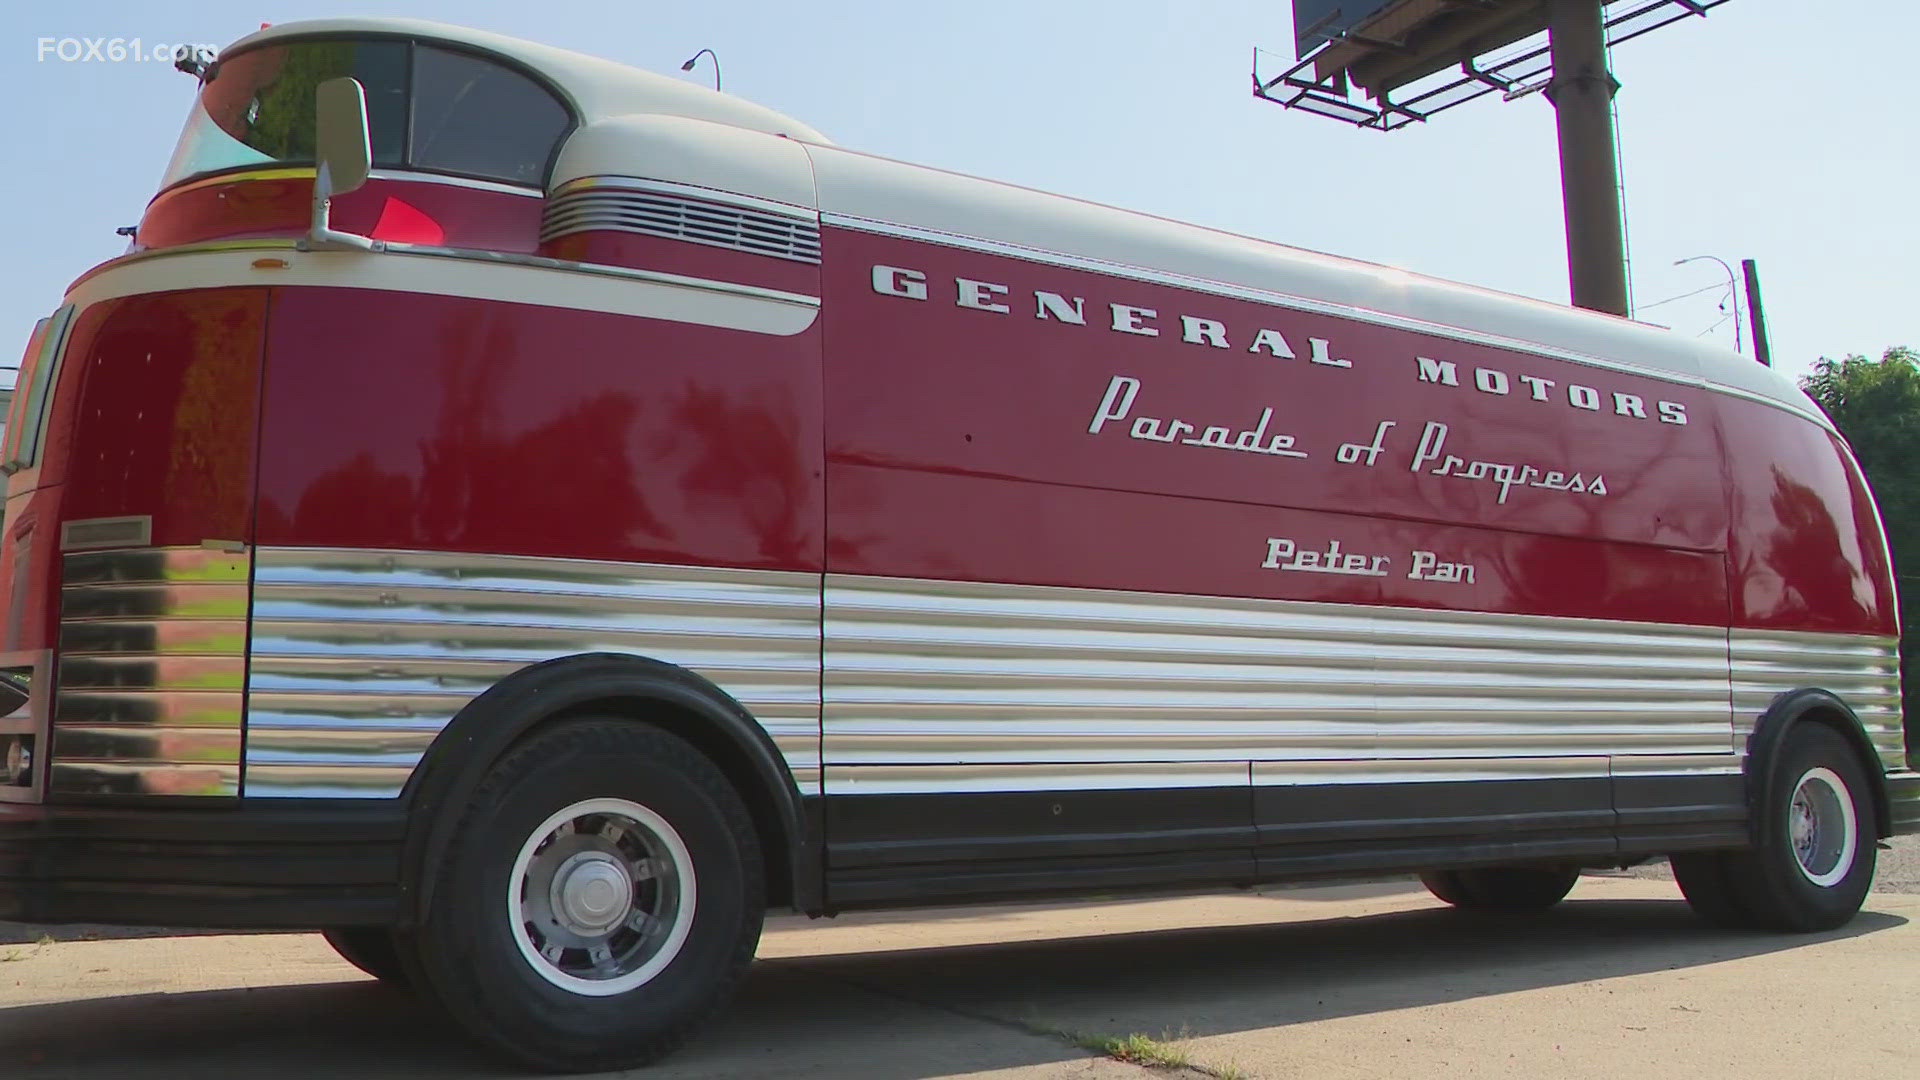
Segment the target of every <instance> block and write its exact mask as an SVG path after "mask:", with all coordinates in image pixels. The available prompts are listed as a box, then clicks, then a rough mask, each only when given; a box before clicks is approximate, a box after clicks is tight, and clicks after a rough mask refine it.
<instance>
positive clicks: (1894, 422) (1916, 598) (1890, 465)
mask: <svg viewBox="0 0 1920 1080" xmlns="http://www.w3.org/2000/svg"><path fill="white" fill-rule="evenodd" d="M1800 385H1801V387H1802V388H1804V389H1805V390H1806V391H1807V393H1808V394H1810V395H1812V396H1813V399H1814V400H1815V401H1818V402H1819V403H1820V407H1821V408H1823V409H1825V410H1826V411H1827V415H1828V416H1830V417H1832V418H1833V423H1834V426H1835V427H1838V428H1839V429H1840V433H1841V434H1842V435H1845V436H1846V437H1847V442H1849V443H1851V444H1852V446H1853V453H1854V456H1855V457H1858V458H1859V459H1860V468H1861V470H1862V471H1864V472H1865V473H1866V474H1867V482H1868V483H1869V484H1870V485H1872V487H1873V494H1874V500H1875V501H1876V502H1877V503H1879V505H1880V517H1881V519H1882V521H1883V522H1884V523H1885V525H1886V529H1887V542H1888V544H1889V545H1890V546H1891V547H1892V548H1893V565H1894V570H1895V572H1896V573H1897V574H1898V575H1899V579H1900V614H1901V618H1900V624H1901V628H1902V630H1903V631H1904V633H1903V635H1902V637H1901V641H1900V667H1901V672H1902V675H1903V676H1904V678H1903V679H1902V684H1903V686H1904V687H1905V696H1906V702H1905V705H1906V715H1907V717H1908V727H1907V751H1908V754H1909V756H1912V755H1913V754H1914V752H1915V751H1916V750H1920V733H1916V731H1915V730H1914V720H1913V718H1914V717H1916V716H1920V708H1917V707H1920V686H1916V685H1915V682H1916V680H1920V666H1916V664H1915V662H1914V661H1915V658H1916V656H1920V622H1916V620H1920V353H1916V352H1915V351H1914V350H1913V349H1910V348H1907V347H1905V346H1898V347H1895V348H1891V349H1888V350H1887V351H1886V353H1885V354H1884V355H1882V356H1881V357H1880V359H1878V360H1870V359H1868V358H1867V357H1864V356H1848V357H1845V358H1843V359H1840V360H1833V359H1829V358H1827V357H1824V356H1823V357H1821V358H1820V362H1819V363H1817V364H1815V365H1814V366H1813V374H1811V375H1809V376H1807V377H1806V378H1804V379H1802V380H1800Z"/></svg>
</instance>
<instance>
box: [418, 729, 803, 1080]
mask: <svg viewBox="0 0 1920 1080" xmlns="http://www.w3.org/2000/svg"><path fill="white" fill-rule="evenodd" d="M616 803H617V804H619V808H618V809H616V810H608V811H605V812H604V814H603V813H602V812H601V811H599V810H592V809H589V810H581V811H580V812H579V814H578V815H577V816H573V817H566V815H572V814H574V813H575V811H576V810H579V808H581V807H604V806H608V805H612V804H616ZM648 815H652V816H650V817H649V816H648ZM556 819H558V820H564V821H565V822H566V824H564V825H562V826H559V827H558V828H556V829H551V830H549V829H544V828H543V825H546V824H550V823H551V822H553V821H554V820H556ZM609 823H610V826H609ZM583 825H584V827H585V828H584V830H582V828H581V827H582V826H583ZM662 825H664V827H665V829H664V831H661V826H662ZM609 827H611V828H612V832H611V833H609V832H608V831H607V829H608V828H609ZM569 830H572V831H569ZM668 833H671V834H672V839H667V838H666V834H668ZM608 836H612V837H614V839H613V840H611V841H609V840H608V839H607V837H608ZM543 837H544V838H545V839H542V838H543ZM636 838H640V839H636ZM676 840H677V842H678V843H679V844H680V846H679V847H678V848H675V847H674V846H673V844H674V842H675V841H676ZM643 841H644V843H645V845H646V847H645V851H646V855H645V857H644V859H640V858H631V857H630V856H632V855H633V852H634V850H635V849H633V848H632V847H631V845H633V844H636V843H642V842H643ZM609 843H611V844H615V845H618V844H627V845H629V847H628V848H627V849H625V850H621V849H618V848H616V849H614V850H612V851H611V855H608V853H607V852H602V851H599V850H597V849H596V850H587V849H584V848H581V847H580V845H583V844H587V845H592V844H599V845H602V846H604V845H606V844H609ZM568 845H572V847H571V848H569V846H568ZM569 850H571V851H572V854H571V855H570V856H567V857H566V861H564V862H560V863H559V864H558V868H557V869H555V868H554V867H553V866H552V865H551V861H552V860H559V859H561V858H562V856H563V855H564V854H565V853H566V852H567V851H569ZM556 852H558V853H560V854H555V853H556ZM603 856H606V857H605V858H604V859H603V862H602V864H600V866H599V869H600V870H602V871H604V872H606V873H613V872H614V871H611V870H606V867H620V866H627V867H629V868H630V872H629V874H628V875H627V878H626V879H625V888H627V889H628V890H629V892H628V894H627V895H628V906H626V907H619V906H617V905H618V901H615V902H614V904H615V905H616V906H612V907H609V906H606V902H605V901H604V895H605V894H604V892H602V893H588V892H582V893H579V894H577V896H578V897H581V898H585V897H589V896H591V897H592V899H591V900H590V901H589V900H587V899H579V900H578V904H579V905H580V906H579V907H577V908H574V909H567V908H566V903H567V902H566V901H564V900H563V898H564V897H567V896H573V895H576V894H573V893H569V892H568V891H567V890H566V889H563V887H562V886H563V884H564V883H565V882H569V881H575V880H578V879H577V878H576V877H573V876H568V875H569V873H570V872H569V871H568V869H567V868H568V867H571V866H575V865H576V860H578V859H582V858H587V859H590V860H591V859H602V858H603ZM683 859H684V860H685V867H686V868H687V869H686V870H685V871H684V872H683V871H680V870H675V869H673V868H674V867H678V866H680V865H681V860H683ZM525 860H531V862H526V869H525V871H524V872H523V873H521V875H520V876H519V877H518V878H516V876H515V875H516V862H517V861H525ZM543 860H547V861H548V863H547V864H546V865H547V867H548V868H547V871H546V872H547V875H548V876H547V877H545V878H544V879H542V878H540V877H539V874H540V873H541V872H542V871H541V870H539V869H538V868H539V867H540V866H542V865H543ZM579 865H585V864H579ZM641 866H662V867H665V869H662V870H661V871H660V872H659V873H658V874H654V873H652V872H651V871H637V870H632V868H637V867H641ZM438 870H439V872H438V875H437V881H436V884H435V889H434V893H433V899H432V902H431V905H430V910H429V911H428V912H427V913H426V917H425V918H424V920H423V921H422V923H421V925H420V927H419V928H418V930H417V932H416V933H415V934H414V935H413V936H412V938H411V940H412V943H413V946H414V949H415V952H416V956H417V959H418V964H419V968H420V970H421V971H422V972H423V973H424V974H425V975H426V976H427V978H428V979H429V980H431V982H432V985H433V989H434V991H435V996H436V997H437V999H438V1001H439V1003H440V1005H441V1006H442V1007H443V1008H444V1009H445V1010H446V1012H447V1013H448V1015H449V1016H450V1017H452V1019H453V1020H454V1021H455V1022H456V1023H457V1024H458V1025H460V1026H461V1027H462V1028H464V1029H465V1030H466V1031H467V1032H469V1033H470V1034H471V1035H473V1036H474V1037H475V1038H476V1039H478V1040H480V1041H482V1042H484V1043H487V1044H490V1045H491V1046H493V1047H494V1048H496V1049H498V1050H500V1051H502V1052H504V1053H505V1054H506V1055H507V1056H509V1057H511V1058H513V1059H515V1060H517V1061H519V1062H521V1063H524V1064H527V1065H531V1066H533V1067H536V1068H540V1069H547V1070H553V1071H590V1070H592V1071H598V1070H614V1069H626V1068H633V1067H636V1066H639V1065H644V1064H647V1063H648V1062H651V1061H654V1060H656V1059H658V1058H660V1057H662V1056H663V1055H665V1054H667V1053H669V1052H670V1051H672V1050H673V1049H675V1048H676V1047H678V1046H679V1045H680V1044H681V1043H683V1042H685V1041H686V1040H687V1038H688V1037H689V1036H691V1035H692V1034H693V1032H694V1031H695V1030H696V1029H698V1028H699V1027H700V1026H701V1025H702V1024H704V1023H706V1022H707V1021H708V1020H709V1019H711V1018H712V1017H713V1016H714V1015H715V1014H716V1013H717V1012H719V1011H720V1009H721V1008H722V1007H724V1005H725V1004H726V1001H727V999H728V998H729V997H730V996H731V994H732V991H733V989H734V987H735V986H736V985H737V984H738V982H739V981H740V978H741V976H742V975H743V974H744V973H745V971H746V969H747V966H748V964H749V963H751V962H752V960H753V953H754V949H755V946H756V945H757V944H758V942H759V939H760V927H761V923H762V921H763V919H764V917H765V914H766V890H765V883H764V880H763V879H764V870H763V867H762V864H761V857H760V847H759V843H758V840H757V838H756V836H755V832H754V827H753V822H752V820H751V819H750V818H749V817H748V815H747V811H746V808H745V806H744V805H742V803H741V800H740V796H739V794H738V793H737V792H735V791H734V789H733V787H732V786H731V785H730V784H729V783H728V781H727V779H726V778H725V777H724V776H723V775H721V773H720V771H719V769H718V768H716V767H715V766H714V765H713V763H712V762H711V761H709V760H708V759H707V758H706V757H705V756H703V755H702V754H701V753H700V752H699V751H697V750H695V749H694V748H693V747H692V746H690V745H688V744H687V743H686V742H685V741H683V740H681V739H679V738H676V737H675V736H673V735H671V734H668V733H667V732H664V731H661V730H659V729H656V728H651V727H647V726H645V725H642V724H639V723H634V722H628V721H621V720H585V721H571V722H567V723H565V724H562V725H559V726H556V727H553V728H550V729H548V730H545V731H541V732H538V733H536V734H534V735H533V736H531V737H529V738H528V739H527V740H525V741H524V742H522V743H521V744H520V745H519V746H517V747H516V748H515V749H514V750H513V751H511V752H510V753H508V754H507V755H506V756H505V757H504V758H502V759H501V760H500V761H499V762H498V763H496V764H495V766H494V767H493V769H492V770H491V771H490V772H489V773H488V774H487V777H486V779H485V780H484V781H482V783H481V785H480V787H479V789H478V790H477V791H476V792H475V793H474V796H473V799H472V801H471V802H470V803H469V804H468V805H467V807H466V808H465V811H464V814H463V816H462V818H461V820H460V821H459V823H458V825H457V826H456V828H455V832H454V835H453V837H452V840H451V843H450V845H449V848H448V852H447V856H446V858H445V860H444V861H443V862H442V864H441V865H440V867H439V868H438ZM571 873H573V874H577V873H579V871H577V870H576V871H572V872H571ZM510 879H511V880H514V881H515V882H516V884H515V885H513V886H512V887H511V888H510V887H509V881H510ZM530 883H537V884H530ZM619 887H620V886H618V885H616V886H613V888H615V889H616V891H617V889H618V888H619ZM583 888H587V886H583ZM543 898H550V899H543ZM542 904H544V905H545V907H544V908H540V907H538V905H542ZM530 905H531V906H530ZM596 905H598V906H596ZM688 905H691V906H690V909H689V906H688ZM589 907H591V908H592V909H593V910H592V912H591V914H593V917H595V918H599V917H601V916H603V915H604V914H605V913H606V912H609V911H615V912H624V911H632V912H642V914H644V911H643V909H649V908H650V909H652V910H654V911H655V913H656V914H657V915H658V916H659V917H658V918H655V919H651V920H649V919H645V918H641V919H640V921H641V922H642V923H644V924H645V925H646V927H647V929H646V930H641V929H639V928H629V927H628V925H627V924H626V923H625V922H624V921H622V922H620V923H618V924H617V925H612V926H611V927H609V928H608V929H607V930H606V931H605V932H606V933H607V934H609V935H612V936H608V937H604V938H598V939H591V940H600V941H602V942H603V944H602V945H601V946H599V948H600V950H601V951H600V952H597V953H596V952H595V951H593V950H592V947H590V946H582V947H580V948H573V947H565V946H563V942H564V941H565V940H567V938H566V935H569V934H573V933H575V932H576V930H575V929H569V926H570V925H573V926H576V927H577V924H568V923H566V922H565V921H564V917H563V915H562V914H561V912H562V911H563V910H575V911H581V910H587V909H588V908H589ZM688 910H691V917H690V918H687V917H686V913H687V911H688ZM510 912H511V914H510ZM582 917H583V918H584V917H585V916H582ZM637 917H638V916H637ZM542 920H545V921H544V922H543V921H542ZM516 924H517V925H516ZM543 925H544V926H547V927H549V932H550V933H551V935H552V936H550V937H546V936H540V930H539V929H538V927H540V926H543ZM663 927H666V928H670V929H661V928H663ZM581 933H584V931H581ZM682 934H683V935H684V936H683V937H679V938H678V941H679V944H677V945H672V944H666V945H661V944H659V942H661V941H665V942H668V943H671V942H673V941H674V940H676V937H675V936H676V935H682ZM628 935H631V936H628ZM573 940H578V941H587V940H590V939H589V938H576V939H573ZM649 942H653V943H654V944H653V945H651V946H650V945H649V944H648V943H649ZM650 947H651V948H653V949H654V951H653V952H649V951H648V949H649V948H650ZM549 948H551V949H554V950H556V951H557V952H558V956H556V957H552V958H549V957H547V956H546V954H545V950H546V949H549ZM616 948H618V949H623V950H627V951H625V952H622V953H621V954H620V955H617V956H615V955H613V950H614V949H616ZM590 964H598V965H600V966H599V967H598V968H597V969H591V970H590V969H589V968H588V967H587V966H586V965H590ZM629 964H630V965H633V966H632V968H631V970H626V969H625V968H624V967H623V966H624V965H629ZM661 965H664V966H661ZM650 969H653V970H651V971H650ZM622 972H624V973H622ZM634 979H640V980H641V981H638V982H637V983H635V982H632V981H631V980H634ZM556 980H558V981H556ZM569 980H571V982H570V983H569ZM563 984H567V985H563ZM581 988H589V990H590V992H582V989H581Z"/></svg>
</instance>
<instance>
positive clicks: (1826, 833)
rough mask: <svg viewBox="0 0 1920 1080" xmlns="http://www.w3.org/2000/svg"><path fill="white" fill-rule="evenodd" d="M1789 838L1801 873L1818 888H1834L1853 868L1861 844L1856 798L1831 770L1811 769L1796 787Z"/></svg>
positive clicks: (1789, 811) (1789, 816)
mask: <svg viewBox="0 0 1920 1080" xmlns="http://www.w3.org/2000/svg"><path fill="white" fill-rule="evenodd" d="M1787 839H1788V842H1789V843H1791V844H1792V845H1793V858H1794V862H1795V863H1797V864H1798V865H1799V867H1800V873H1801V874H1803V875H1805V876H1806V879H1807V880H1808V881H1811V882H1813V883H1814V884H1815V885H1818V886H1820V887H1822V888H1826V887H1828V886H1831V885H1834V884H1836V883H1838V882H1839V881H1840V879H1841V878H1844V877H1846V876H1847V871H1849V870H1851V869H1852V868H1853V852H1854V847H1855V845H1857V844H1858V843H1859V833H1858V830H1857V828H1856V825H1855V822H1854V816H1853V797H1852V795H1851V794H1849V793H1848V791H1847V785H1846V782H1845V781H1843V780H1841V779H1840V777H1839V775H1838V774H1836V773H1835V772H1834V771H1833V770H1832V769H1809V770H1807V772H1806V773H1805V774H1804V775H1802V776H1801V777H1800V782H1799V783H1798V784H1795V785H1794V788H1793V798H1792V799H1791V800H1789V801H1788V803H1787Z"/></svg>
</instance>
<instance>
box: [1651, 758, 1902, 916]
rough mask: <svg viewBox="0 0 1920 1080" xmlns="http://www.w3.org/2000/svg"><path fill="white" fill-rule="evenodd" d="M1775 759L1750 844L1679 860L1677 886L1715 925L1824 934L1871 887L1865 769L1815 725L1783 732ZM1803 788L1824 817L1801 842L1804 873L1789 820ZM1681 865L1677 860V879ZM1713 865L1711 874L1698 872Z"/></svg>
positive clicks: (1872, 853) (1871, 820) (1872, 831)
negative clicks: (1683, 869) (1715, 871)
mask: <svg viewBox="0 0 1920 1080" xmlns="http://www.w3.org/2000/svg"><path fill="white" fill-rule="evenodd" d="M1779 755H1780V756H1779V761H1778V762H1777V765H1776V767H1775V768H1774V769H1773V775H1772V777H1771V778H1770V780H1769V781H1768V786H1767V788H1766V790H1764V791H1762V792H1760V793H1759V798H1758V799H1757V800H1756V801H1755V810H1754V813H1755V820H1754V822H1753V834H1754V846H1753V847H1751V848H1748V849H1746V850H1742V851H1729V852H1718V853H1710V854H1709V855H1706V856H1689V857H1687V858H1686V860H1685V861H1686V862H1687V863H1688V864H1689V869H1688V874H1689V877H1682V878H1680V882H1681V890H1682V891H1683V892H1684V893H1685V894H1686V897H1687V902H1688V903H1690V904H1692V905H1693V906H1694V910H1696V911H1698V912H1699V913H1700V914H1701V916H1702V917H1704V918H1706V919H1707V920H1708V921H1709V922H1713V923H1716V924H1718V925H1723V926H1751V927H1758V928H1761V929H1767V930H1782V931H1789V932H1800V933H1806V932H1810V931H1814V930H1831V929H1833V928H1834V927H1837V926H1840V925H1843V924H1844V923H1846V922H1847V920H1849V919H1851V918H1853V916H1854V915H1855V914H1856V913H1858V912H1859V910H1860V905H1861V904H1862V903H1864V902H1865V901H1866V899H1867V890H1868V889H1870V888H1872V887H1873V873H1874V866H1875V862H1876V859H1877V857H1878V856H1877V850H1876V848H1877V845H1876V840H1877V836H1878V830H1877V829H1876V828H1875V827H1874V825H1875V821H1876V818H1875V816H1874V808H1873V798H1872V794H1871V789H1870V788H1869V787H1868V783H1869V781H1868V777H1867V773H1866V769H1865V768H1864V767H1863V766H1862V765H1861V764H1860V759H1859V757H1858V756H1857V755H1856V754H1855V753H1854V752H1853V747H1851V746H1850V745H1848V743H1847V741H1846V739H1845V738H1843V737H1842V736H1841V735H1840V733H1839V732H1837V731H1835V730H1833V729H1832V728H1830V727H1827V726H1826V725H1825V724H1821V723H1816V722H1802V723H1799V724H1796V725H1795V726H1794V728H1793V730H1791V731H1789V732H1787V735H1786V738H1785V739H1784V740H1783V741H1782V742H1781V744H1780V749H1779ZM1803 786H1804V787H1805V789H1806V791H1807V794H1808V796H1809V797H1808V800H1807V801H1808V803H1809V805H1811V806H1813V807H1815V813H1816V814H1817V813H1818V812H1819V811H1820V809H1824V810H1825V811H1826V812H1827V816H1828V819H1832V820H1826V819H1823V820H1825V824H1824V825H1823V826H1822V827H1820V828H1818V829H1815V830H1813V831H1812V832H1811V833H1810V834H1808V835H1805V836H1804V837H1803V841H1804V843H1805V844H1806V847H1807V849H1808V850H1807V852H1806V855H1805V857H1806V858H1807V859H1808V860H1809V861H1810V862H1811V863H1812V866H1811V867H1808V866H1804V865H1803V863H1802V854H1801V852H1800V850H1799V848H1798V846H1797V845H1796V838H1795V831H1794V824H1793V817H1794V816H1795V813H1796V806H1795V800H1796V795H1797V794H1799V793H1800V792H1801V791H1802V789H1803ZM1681 861H1682V860H1681V859H1680V858H1679V857H1676V860H1675V868H1674V872H1675V876H1676V877H1678V876H1679V874H1680V862H1681ZM1712 864H1717V867H1718V870H1719V874H1718V876H1717V877H1715V876H1711V875H1708V874H1704V873H1697V871H1700V870H1702V869H1703V867H1704V866H1706V865H1712ZM1696 896H1697V897H1698V898H1697V899H1696Z"/></svg>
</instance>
